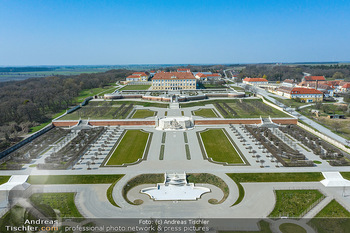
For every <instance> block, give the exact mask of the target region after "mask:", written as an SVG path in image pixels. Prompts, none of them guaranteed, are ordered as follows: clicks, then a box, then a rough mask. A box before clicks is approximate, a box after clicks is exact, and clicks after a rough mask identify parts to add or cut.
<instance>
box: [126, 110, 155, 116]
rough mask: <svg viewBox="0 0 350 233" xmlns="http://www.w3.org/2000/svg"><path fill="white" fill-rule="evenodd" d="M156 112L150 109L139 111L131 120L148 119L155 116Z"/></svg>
mask: <svg viewBox="0 0 350 233" xmlns="http://www.w3.org/2000/svg"><path fill="white" fill-rule="evenodd" d="M155 113H156V112H154V111H151V110H148V109H138V110H136V111H135V113H134V115H132V117H131V118H146V117H151V116H154V115H155Z"/></svg>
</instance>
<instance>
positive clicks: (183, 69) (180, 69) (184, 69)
mask: <svg viewBox="0 0 350 233" xmlns="http://www.w3.org/2000/svg"><path fill="white" fill-rule="evenodd" d="M177 71H178V72H179V71H191V69H188V68H179V69H177Z"/></svg>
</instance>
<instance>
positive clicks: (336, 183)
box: [320, 172, 350, 187]
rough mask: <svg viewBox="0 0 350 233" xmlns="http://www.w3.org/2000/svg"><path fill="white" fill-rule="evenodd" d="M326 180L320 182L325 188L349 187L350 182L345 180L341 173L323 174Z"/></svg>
mask: <svg viewBox="0 0 350 233" xmlns="http://www.w3.org/2000/svg"><path fill="white" fill-rule="evenodd" d="M322 175H323V176H324V178H325V179H324V180H322V181H320V182H321V183H322V184H323V185H324V186H325V187H347V186H350V181H348V180H346V179H344V178H343V176H342V175H341V174H340V173H339V172H322Z"/></svg>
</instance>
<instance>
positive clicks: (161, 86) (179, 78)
mask: <svg viewBox="0 0 350 233" xmlns="http://www.w3.org/2000/svg"><path fill="white" fill-rule="evenodd" d="M196 88H197V79H196V78H195V77H194V76H193V74H192V73H191V72H159V73H156V74H155V75H154V77H153V78H152V90H195V89H196Z"/></svg>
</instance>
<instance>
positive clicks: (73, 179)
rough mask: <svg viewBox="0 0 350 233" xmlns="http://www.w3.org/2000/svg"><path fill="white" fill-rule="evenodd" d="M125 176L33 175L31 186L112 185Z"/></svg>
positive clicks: (30, 178) (30, 179) (29, 180)
mask: <svg viewBox="0 0 350 233" xmlns="http://www.w3.org/2000/svg"><path fill="white" fill-rule="evenodd" d="M123 176H124V175H121V174H120V175H48V176H42V175H31V176H29V178H28V181H27V182H28V183H29V184H112V183H113V182H115V181H116V180H119V179H120V178H121V177H123Z"/></svg>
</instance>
